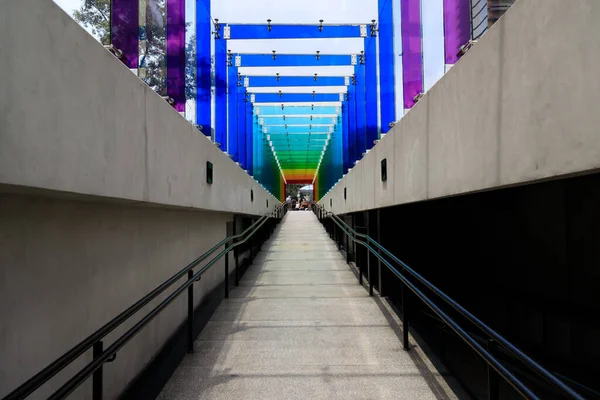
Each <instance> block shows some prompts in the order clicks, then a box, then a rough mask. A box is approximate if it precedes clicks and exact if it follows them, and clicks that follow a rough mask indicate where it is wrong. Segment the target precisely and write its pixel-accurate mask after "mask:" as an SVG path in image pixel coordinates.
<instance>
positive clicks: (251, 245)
mask: <svg viewBox="0 0 600 400" xmlns="http://www.w3.org/2000/svg"><path fill="white" fill-rule="evenodd" d="M251 221H252V222H254V218H252V220H251ZM248 244H249V245H250V261H249V262H248V266H250V265H252V261H253V260H254V235H252V236H250V240H248Z"/></svg>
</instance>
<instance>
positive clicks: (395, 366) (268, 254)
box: [158, 211, 455, 400]
mask: <svg viewBox="0 0 600 400" xmlns="http://www.w3.org/2000/svg"><path fill="white" fill-rule="evenodd" d="M390 314H391V313H390V312H389V310H387V309H386V308H385V306H384V305H383V303H382V301H381V300H380V299H378V298H376V297H369V296H368V292H367V291H366V290H365V289H364V288H363V287H361V286H359V285H358V283H357V279H356V276H355V275H354V273H353V272H352V271H351V270H350V268H349V267H348V265H347V264H346V263H345V261H344V259H343V257H342V255H341V254H340V253H339V252H338V251H337V248H336V246H335V245H334V243H333V242H332V241H331V240H330V239H329V237H328V236H327V234H326V232H325V230H324V229H323V228H322V227H321V225H320V224H319V222H318V220H317V218H316V217H315V216H314V214H312V213H311V212H300V211H298V212H291V213H289V214H288V215H287V216H286V217H285V219H284V222H283V223H282V224H281V226H280V228H279V229H278V231H276V234H275V235H274V236H273V238H272V240H271V241H270V242H268V243H267V244H265V245H263V251H262V252H261V253H260V254H259V255H258V256H257V258H256V259H255V262H254V266H252V267H251V268H250V269H249V270H248V272H247V273H246V274H245V275H244V277H243V279H242V281H241V282H240V287H239V288H236V289H235V290H233V291H232V292H231V294H230V298H229V299H228V300H224V301H223V302H222V303H221V305H220V306H219V308H218V309H217V311H216V313H215V314H214V315H213V317H212V319H211V320H210V322H209V323H208V324H207V326H206V327H205V328H204V330H203V331H202V333H201V334H200V336H199V337H198V340H197V341H196V343H195V353H194V354H189V355H187V356H186V358H185V359H184V361H183V362H182V363H181V365H180V366H179V367H178V369H177V370H176V371H175V373H174V374H173V377H172V378H171V380H170V381H169V383H168V384H167V385H166V386H165V388H164V390H163V392H162V393H161V394H160V396H159V397H158V398H159V399H161V400H167V399H169V400H170V399H182V400H185V399H190V400H191V399H194V400H196V399H248V400H253V399H261V400H263V399H302V400H308V399H328V400H331V399H344V400H347V399H450V398H455V396H454V395H453V394H452V392H450V391H449V389H448V388H447V386H445V385H444V382H443V381H442V380H441V379H440V377H439V374H437V371H435V369H432V368H431V367H429V368H428V367H427V365H425V364H427V362H423V359H422V358H420V357H419V355H418V353H417V352H416V351H412V350H411V351H410V352H405V351H404V350H403V349H402V344H401V340H400V339H399V337H398V335H401V326H400V325H401V324H400V323H399V321H398V320H397V318H396V317H395V316H394V317H392V316H391V315H390Z"/></svg>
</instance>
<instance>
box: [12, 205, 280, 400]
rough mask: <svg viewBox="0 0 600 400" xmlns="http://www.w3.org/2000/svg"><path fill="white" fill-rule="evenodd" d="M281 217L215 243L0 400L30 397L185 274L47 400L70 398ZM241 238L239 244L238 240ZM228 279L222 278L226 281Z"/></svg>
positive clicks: (266, 217)
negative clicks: (181, 281) (152, 323)
mask: <svg viewBox="0 0 600 400" xmlns="http://www.w3.org/2000/svg"><path fill="white" fill-rule="evenodd" d="M281 213H285V204H282V205H280V206H279V207H277V208H276V209H275V210H274V211H272V212H269V213H266V214H264V215H263V216H262V217H260V218H259V219H257V220H256V221H255V222H254V223H253V224H252V225H250V226H249V227H248V228H247V229H246V230H244V231H243V232H241V233H239V234H236V235H231V236H228V237H226V238H225V239H223V240H222V241H220V242H219V243H217V244H216V245H215V246H213V247H212V248H211V249H209V250H208V251H206V252H205V253H204V254H202V255H201V256H200V257H198V258H197V259H195V260H194V261H192V262H191V263H190V264H188V265H187V266H186V267H185V268H183V269H182V270H180V271H179V272H177V273H176V274H175V275H173V276H172V277H171V278H169V279H168V280H166V281H165V282H164V283H162V284H161V285H159V286H158V287H156V288H155V289H154V290H152V291H151V292H150V293H148V294H147V295H146V296H144V297H143V298H142V299H140V300H138V301H137V302H136V303H135V304H133V305H132V306H131V307H129V308H127V309H126V310H125V311H123V312H121V313H120V314H119V315H118V316H116V317H115V318H113V319H112V320H111V321H109V322H108V323H106V324H105V325H104V326H102V327H101V328H100V329H98V330H97V331H96V332H94V333H92V334H91V335H90V336H88V337H87V338H86V339H84V340H83V341H81V342H80V343H79V344H77V345H76V346H75V347H73V348H72V349H71V350H69V351H67V352H66V353H65V354H63V355H62V356H61V357H59V358H58V359H56V360H55V361H54V362H52V363H51V364H50V365H48V366H47V367H46V368H44V369H43V370H41V371H40V372H38V373H37V374H36V375H34V376H33V377H32V378H30V379H28V380H27V381H26V382H25V383H23V384H22V385H21V386H19V387H18V388H16V389H15V390H14V391H12V392H11V393H9V394H8V395H7V396H6V397H4V399H3V400H20V399H24V398H26V397H27V396H29V395H30V394H32V393H33V392H34V391H35V390H37V389H38V388H39V387H40V386H42V385H43V384H44V383H45V382H47V381H48V380H49V379H51V378H52V377H53V376H54V375H56V374H57V373H59V372H60V371H61V370H63V369H64V368H65V367H66V366H68V365H69V364H71V363H72V362H73V361H75V360H76V359H77V358H78V357H79V356H81V355H82V354H83V353H85V352H86V351H87V350H89V349H90V348H92V347H93V346H94V345H95V344H97V343H98V342H99V341H100V340H101V339H103V338H104V337H105V336H106V335H108V334H109V333H110V332H112V331H113V330H115V329H116V328H117V327H119V326H120V325H121V324H123V323H124V322H125V321H127V320H128V319H129V318H130V317H131V316H133V315H134V314H135V313H136V312H137V311H139V310H140V309H142V308H143V307H144V306H145V305H147V304H148V303H149V302H150V301H152V300H153V299H155V298H156V297H157V296H158V295H160V294H161V293H163V292H164V291H165V290H166V289H168V288H169V287H170V286H172V285H173V284H174V283H175V282H177V281H178V280H179V279H181V278H182V277H183V276H184V275H185V274H186V273H187V274H188V280H187V281H186V283H185V284H183V285H182V286H180V287H179V288H178V289H177V290H176V291H175V292H173V293H172V294H171V295H169V296H168V297H167V298H166V299H165V300H163V301H162V302H161V303H160V304H159V305H158V306H157V307H155V308H154V309H153V310H152V311H151V312H150V313H148V314H147V315H146V316H145V317H144V318H143V319H142V320H140V321H139V322H138V323H137V324H136V325H134V326H133V327H132V328H131V329H129V330H128V331H127V332H126V333H125V334H124V335H122V336H121V337H120V338H119V339H117V340H116V341H115V342H114V343H113V344H112V345H111V346H110V347H109V348H108V349H106V350H105V351H104V352H102V354H101V355H99V356H98V357H95V358H94V360H93V361H92V362H91V363H90V364H88V365H87V366H86V367H85V368H84V369H82V370H81V371H80V372H79V373H78V374H77V375H75V376H74V377H73V378H72V379H71V380H69V381H68V382H67V383H66V384H64V385H63V386H61V387H60V388H59V389H58V390H57V391H56V392H55V393H54V394H53V395H52V396H51V397H50V398H51V399H62V398H65V397H66V396H67V395H69V394H70V393H71V392H72V391H73V390H75V389H76V388H77V387H78V386H79V385H80V384H81V383H83V381H85V380H86V379H87V378H89V376H90V375H91V374H92V373H94V371H96V370H97V369H99V368H100V367H101V366H102V365H103V364H104V363H106V362H108V361H110V359H111V357H114V355H116V352H117V351H118V350H119V349H121V348H122V347H123V346H124V345H125V344H126V343H127V342H128V341H129V340H130V339H131V338H133V337H134V336H135V335H136V334H137V333H138V332H139V331H140V330H141V329H142V328H143V327H144V326H146V325H147V324H148V323H149V322H150V321H151V320H152V319H153V318H154V317H155V316H156V315H158V314H159V313H160V312H161V311H162V310H163V309H164V308H165V307H166V306H167V305H169V304H170V303H171V302H172V301H173V300H174V299H175V298H176V297H178V296H179V295H180V294H181V293H182V292H183V291H184V290H185V289H187V288H188V287H190V286H191V285H192V284H193V283H194V282H195V281H197V280H199V279H200V277H201V275H202V274H203V273H204V272H206V271H207V270H208V269H209V268H210V267H211V266H212V265H214V264H215V263H216V262H217V261H218V260H219V259H220V258H221V257H223V255H225V254H227V253H228V252H229V251H231V250H232V249H233V248H235V247H237V246H239V245H241V244H244V243H246V241H248V239H249V238H251V237H252V236H253V235H254V234H255V233H256V232H257V231H258V230H259V229H260V228H261V227H262V226H263V225H264V224H265V223H266V222H267V221H268V220H269V218H272V217H273V216H275V215H280V214H281ZM244 236H245V237H244ZM241 237H244V239H242V240H238V239H239V238H241ZM232 241H233V242H234V243H233V245H229V243H230V242H232ZM223 245H225V248H224V250H222V251H221V252H220V253H219V254H218V255H217V256H216V257H214V258H213V259H212V260H211V261H209V262H208V263H207V264H206V265H205V266H204V267H202V268H201V269H200V270H199V271H198V272H196V274H193V276H191V277H190V271H192V269H193V268H194V267H195V266H197V265H198V264H200V263H201V262H202V261H204V260H206V259H207V258H208V257H210V256H211V255H212V254H213V253H214V252H215V251H216V250H217V249H219V248H220V247H221V246H223ZM227 278H228V277H227V276H226V277H225V279H226V281H227ZM227 292H228V288H226V293H227Z"/></svg>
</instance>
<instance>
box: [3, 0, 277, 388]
mask: <svg viewBox="0 0 600 400" xmlns="http://www.w3.org/2000/svg"><path fill="white" fill-rule="evenodd" d="M0 88H1V89H0V397H2V396H4V395H5V394H7V393H8V392H9V391H10V390H12V389H14V388H15V387H16V386H18V385H19V384H21V383H23V382H24V381H25V380H26V379H27V378H29V377H31V376H32V375H33V374H35V373H36V372H38V371H39V370H40V369H42V368H43V367H45V366H46V365H48V364H49V363H50V362H51V361H53V360H54V359H56V358H57V357H58V356H60V355H61V354H63V353H64V352H65V351H67V350H68V349H70V348H71V347H72V346H74V345H75V344H76V343H78V342H79V341H80V340H82V339H83V338H85V337H87V336H88V335H89V334H91V333H92V332H93V331H95V330H96V329H98V328H99V327H100V326H102V325H103V324H104V323H106V322H107V321H109V320H110V319H111V318H113V317H115V316H116V315H117V314H118V313H119V312H121V311H123V310H124V309H126V308H127V307H128V306H130V305H131V304H133V303H134V302H135V301H137V300H139V299H140V298H141V297H143V296H144V295H146V294H147V293H148V292H149V291H150V290H152V289H154V288H155V287H156V286H158V285H159V284H160V283H162V282H164V281H165V280H166V279H167V278H169V277H170V276H172V275H173V274H174V273H175V272H176V271H178V270H180V269H181V268H183V267H184V266H185V265H187V264H188V263H189V262H190V261H192V260H194V259H195V258H197V257H198V256H199V255H201V254H202V253H204V252H205V251H206V250H207V249H208V248H210V247H211V246H213V245H214V244H215V243H217V242H218V241H220V240H222V239H223V238H224V237H225V236H226V222H227V221H231V220H232V219H233V213H236V214H247V215H262V214H264V213H266V212H268V211H269V210H272V209H273V208H275V207H276V206H277V204H278V203H279V201H278V200H277V199H276V198H275V197H273V196H272V195H270V194H269V193H267V192H266V191H265V190H264V189H262V187H261V186H260V185H259V184H258V183H257V182H256V181H254V180H253V179H252V178H251V177H250V176H249V175H248V174H247V173H246V172H244V171H242V170H241V168H239V167H238V166H237V165H236V164H234V163H233V162H232V161H231V160H230V159H229V158H228V157H227V156H226V155H225V154H223V152H222V151H220V150H219V149H218V148H217V147H216V146H215V145H214V144H212V143H211V142H210V140H208V139H207V138H206V137H205V136H203V135H202V134H200V133H199V132H198V131H197V130H196V129H195V128H193V127H192V125H190V124H189V123H188V122H187V121H186V120H185V119H184V118H182V117H181V116H180V115H179V114H178V113H177V112H175V110H174V109H173V108H172V107H171V106H169V105H168V104H167V103H166V102H165V101H163V100H162V99H161V98H160V97H159V96H158V95H156V94H155V93H154V92H153V91H152V90H151V89H149V88H148V87H147V86H146V85H145V84H144V83H143V82H141V81H140V80H139V79H138V78H137V77H136V76H135V75H134V74H132V73H131V72H130V71H129V70H128V69H127V68H126V67H125V66H123V65H122V63H121V62H120V61H118V60H117V59H115V58H114V57H113V56H112V55H111V54H110V53H109V52H107V51H106V50H104V49H103V48H102V46H101V45H100V44H99V43H98V42H97V41H96V40H95V39H94V38H93V37H91V36H90V35H89V34H87V33H86V32H85V31H84V30H83V29H82V28H80V27H79V26H78V24H77V23H75V22H74V21H73V20H72V19H71V18H70V17H69V16H68V15H67V14H65V13H64V12H63V11H62V10H61V9H59V8H58V6H56V5H55V4H54V3H53V2H52V1H50V0H44V1H38V0H19V1H0ZM207 161H210V162H212V163H213V165H214V183H213V184H212V185H208V184H206V162H207ZM250 190H253V191H254V201H253V202H251V200H250ZM267 200H268V207H267V203H266V202H267ZM223 278H224V271H223V262H222V261H221V262H220V263H218V264H217V265H215V266H214V267H213V269H211V270H210V271H208V272H207V273H206V274H205V275H204V277H203V279H202V280H201V281H200V282H198V283H197V284H196V285H195V292H196V297H195V299H196V303H197V304H199V303H200V301H201V299H202V297H203V296H204V295H205V294H206V293H207V292H209V291H210V290H211V289H213V288H215V287H216V286H218V285H219V284H220V283H221V282H222V281H223ZM156 304H157V303H156V301H155V302H154V303H152V306H155V305H156ZM186 310H187V309H186V305H185V296H183V297H182V298H180V299H179V300H178V301H177V302H176V303H174V304H172V305H171V306H170V307H169V309H168V310H167V311H166V312H164V313H163V314H161V315H160V316H159V317H157V318H156V320H154V321H153V322H152V323H151V324H150V326H148V327H147V328H145V329H144V330H143V331H142V332H141V333H140V334H139V335H138V336H137V337H136V338H134V339H133V340H132V341H131V342H130V343H129V344H128V346H127V347H126V348H125V349H124V350H123V351H121V352H119V355H118V357H117V360H116V361H115V362H114V363H111V364H109V365H107V366H106V367H105V396H106V398H116V397H117V396H118V394H119V393H121V391H122V390H123V389H124V388H125V387H126V386H127V384H128V383H129V382H131V380H132V379H133V378H134V377H135V376H136V375H137V374H138V373H139V372H140V371H141V370H142V368H143V367H144V366H145V365H146V364H147V363H148V361H149V360H151V359H152V357H153V356H154V355H155V354H156V352H157V351H158V350H159V349H160V348H161V346H162V345H163V344H164V343H165V340H166V339H167V338H168V337H169V336H170V335H171V334H172V333H173V332H174V331H175V330H176V329H177V328H178V327H179V326H180V324H181V323H182V322H183V321H184V320H185V316H186ZM130 326H131V325H128V326H124V327H123V328H121V329H119V330H118V331H116V332H114V333H113V334H111V335H110V336H109V337H108V338H107V339H106V344H107V345H109V344H110V343H112V341H113V340H114V339H115V338H116V337H117V335H120V334H122V333H123V332H124V330H125V329H126V328H129V327H130ZM90 358H91V354H89V352H88V354H86V355H85V356H84V357H81V359H80V360H79V362H78V363H76V364H75V365H74V366H72V367H70V368H68V369H67V370H65V371H64V373H61V374H60V375H59V376H57V377H56V378H55V379H53V380H52V381H51V382H50V383H49V384H48V385H47V386H45V387H44V388H43V389H41V390H40V391H39V393H36V394H35V395H34V396H33V398H36V399H38V398H39V399H42V398H47V396H48V395H49V394H50V393H52V392H53V391H54V390H55V389H56V388H57V387H58V386H60V384H62V383H63V382H64V381H65V378H66V377H67V376H68V377H70V376H72V373H73V371H75V370H76V369H78V368H80V367H81V366H83V365H84V364H86V363H87V362H88V361H89V360H90ZM90 385H91V383H90V382H87V383H86V384H85V385H84V386H83V387H82V388H81V389H80V390H78V391H77V392H76V394H75V395H74V396H73V398H87V399H89V398H91V396H90Z"/></svg>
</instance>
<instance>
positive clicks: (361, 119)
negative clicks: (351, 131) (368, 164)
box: [355, 64, 367, 160]
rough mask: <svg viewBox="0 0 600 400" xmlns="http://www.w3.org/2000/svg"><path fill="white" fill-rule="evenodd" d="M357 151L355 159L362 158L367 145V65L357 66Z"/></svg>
mask: <svg viewBox="0 0 600 400" xmlns="http://www.w3.org/2000/svg"><path fill="white" fill-rule="evenodd" d="M356 71H357V74H356V153H355V157H356V159H355V160H360V159H361V158H362V154H363V153H364V152H365V150H366V145H367V114H366V108H367V103H366V87H365V85H366V76H365V65H364V64H361V65H357V66H356Z"/></svg>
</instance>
